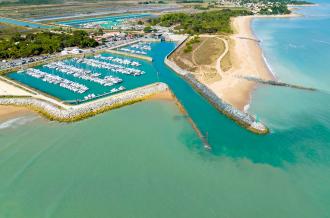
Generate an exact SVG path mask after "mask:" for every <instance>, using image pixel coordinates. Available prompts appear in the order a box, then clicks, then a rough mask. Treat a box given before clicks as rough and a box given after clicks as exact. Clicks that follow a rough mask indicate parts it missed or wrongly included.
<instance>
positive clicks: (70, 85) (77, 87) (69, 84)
mask: <svg viewBox="0 0 330 218" xmlns="http://www.w3.org/2000/svg"><path fill="white" fill-rule="evenodd" d="M25 73H26V74H27V75H29V76H32V77H34V78H37V79H41V80H42V81H44V82H47V83H50V84H55V85H59V86H60V87H62V88H65V89H68V90H70V91H73V92H75V93H79V94H82V93H84V92H86V91H87V90H88V87H87V86H85V85H82V84H80V83H76V82H73V81H70V80H68V79H64V78H62V77H60V76H57V75H52V74H49V73H46V72H43V71H41V70H38V69H34V68H28V69H27V70H26V71H25Z"/></svg>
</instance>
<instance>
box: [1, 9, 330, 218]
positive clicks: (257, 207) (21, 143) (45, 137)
mask: <svg viewBox="0 0 330 218" xmlns="http://www.w3.org/2000/svg"><path fill="white" fill-rule="evenodd" d="M304 13H309V14H311V15H309V16H308V17H306V18H295V19H287V20H279V19H267V20H255V21H254V24H253V27H254V31H255V33H256V35H257V37H258V38H260V39H261V40H262V47H263V48H264V53H265V56H266V58H267V59H268V62H269V65H270V66H271V68H272V69H273V71H274V73H275V74H276V75H277V77H278V78H279V79H280V80H282V81H285V82H294V83H297V84H305V85H309V86H313V87H315V88H319V89H321V91H319V92H308V91H301V90H294V89H288V88H280V87H266V86H261V87H259V88H258V89H257V90H256V91H255V93H254V94H253V101H252V104H251V108H250V110H251V112H252V113H256V114H258V116H259V117H260V119H261V120H262V121H264V122H265V123H266V124H267V125H268V126H269V127H270V128H271V133H270V134H269V135H266V136H257V135H254V134H252V133H249V132H248V131H246V130H244V129H242V128H240V127H238V126H237V125H236V124H234V123H233V122H232V121H230V120H228V119H227V118H226V117H224V116H223V115H221V114H219V113H218V112H217V111H216V110H215V109H214V108H213V107H211V106H210V105H209V104H208V103H207V102H206V101H205V100H204V99H203V98H202V97H201V96H199V95H198V94H197V93H196V92H195V91H194V90H192V89H191V87H190V86H189V85H188V84H187V83H185V82H184V81H183V80H182V79H181V78H180V77H178V76H176V75H175V74H174V73H173V72H172V71H170V70H169V69H168V68H167V67H165V66H164V64H163V59H164V56H165V55H166V54H168V53H169V52H170V51H171V50H172V49H173V48H174V45H173V44H171V43H156V44H153V50H152V56H153V59H154V61H153V66H154V68H155V69H156V71H158V72H159V79H160V80H161V81H164V82H166V83H168V84H169V85H170V86H171V89H172V90H173V91H174V92H175V94H176V95H177V97H178V98H179V100H180V101H181V102H182V104H183V105H184V106H185V108H186V109H187V111H188V113H189V115H190V116H191V117H192V119H193V120H194V121H195V123H196V124H197V126H198V127H199V128H200V130H201V131H202V132H203V133H204V134H206V133H208V139H209V142H210V144H211V145H212V151H211V152H206V151H204V149H203V145H202V143H201V141H200V140H199V139H198V137H197V136H196V134H195V133H194V131H193V129H192V128H191V126H190V125H189V123H188V122H187V121H186V119H185V116H183V115H181V114H180V113H179V111H178V109H177V108H176V106H175V105H174V104H173V103H170V102H165V101H152V102H143V103H139V104H135V105H132V106H128V107H125V108H122V109H119V110H114V111H111V112H108V113H104V114H101V115H99V116H96V117H93V118H90V119H88V120H84V121H82V122H78V123H73V124H59V123H56V122H48V121H45V120H43V119H40V118H37V119H36V120H35V121H30V122H29V123H28V124H22V125H11V126H12V127H10V128H4V129H2V131H1V133H0V176H1V178H3V179H1V180H0V208H1V209H0V217H1V216H2V217H15V218H16V217H64V218H65V217H84V218H85V217H86V218H87V217H143V218H145V217H196V218H197V217H244V218H246V217H251V218H258V217H260V218H263V217H274V218H278V217H281V218H282V217H284V218H292V217H294V218H295V217H297V218H298V217H299V218H301V217H308V218H315V217H318V218H319V217H321V218H326V217H330V208H329V205H330V186H329V184H330V114H329V108H330V97H329V94H328V90H329V89H328V88H327V86H326V82H327V81H329V80H328V79H329V77H328V76H327V73H328V72H327V67H326V63H327V61H326V60H327V55H329V53H330V47H326V46H325V45H323V44H322V45H321V44H320V45H319V46H320V47H319V48H316V47H313V46H311V47H306V49H299V48H296V47H297V46H296V47H295V48H293V47H292V46H291V47H289V46H288V45H285V44H289V43H288V42H290V43H292V42H294V43H296V45H302V44H303V45H304V44H306V45H304V46H309V44H310V43H312V39H313V38H311V37H315V36H318V37H319V38H318V40H321V41H326V40H327V39H328V34H327V32H328V31H329V29H328V28H327V25H328V23H329V22H327V21H328V19H329V18H330V17H327V16H328V15H326V16H324V15H325V14H327V13H328V14H329V15H330V7H329V6H328V5H327V4H322V5H321V6H320V7H315V8H308V9H304ZM319 14H322V16H319ZM311 20H313V22H314V25H307V24H305V22H306V23H308V22H312V21H311ZM311 26H312V27H313V28H317V27H318V29H317V30H314V31H312V32H311ZM291 29H293V31H291ZM305 36H306V38H304V37H305ZM292 39H294V40H292ZM299 40H301V41H299ZM274 44H275V45H278V46H274ZM315 45H318V44H315ZM311 48H313V49H314V50H313V52H310V50H309V49H311ZM296 56H298V57H300V58H305V59H300V60H301V61H299V60H298V61H296V60H295V58H296ZM291 58H293V60H291ZM313 63H314V64H313ZM305 65H306V66H305ZM309 65H310V66H311V67H313V66H314V67H313V68H314V71H310V69H311V68H310V67H309ZM319 66H320V67H321V69H320V68H319ZM283 70H285V71H283ZM291 73H293V74H294V75H296V76H294V77H293V76H292V75H291ZM305 77H310V78H313V79H314V81H310V80H309V79H305ZM324 84H325V85H324ZM22 119H26V118H22ZM2 126H3V124H2V125H1V126H0V128H1V127H2Z"/></svg>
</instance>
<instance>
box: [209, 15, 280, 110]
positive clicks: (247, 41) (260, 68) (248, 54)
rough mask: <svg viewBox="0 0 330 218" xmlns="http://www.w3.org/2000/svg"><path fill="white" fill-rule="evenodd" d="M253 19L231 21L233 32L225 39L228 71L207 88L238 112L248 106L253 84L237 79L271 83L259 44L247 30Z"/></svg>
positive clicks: (222, 73)
mask: <svg viewBox="0 0 330 218" xmlns="http://www.w3.org/2000/svg"><path fill="white" fill-rule="evenodd" d="M253 18H254V17H253V16H245V17H237V18H234V19H233V20H232V25H233V29H234V31H235V32H234V34H233V35H232V36H231V37H230V39H229V53H230V59H231V62H232V67H231V69H230V70H228V71H226V72H221V77H222V79H221V80H220V81H217V82H215V83H213V84H211V85H209V87H210V88H211V89H212V90H213V91H214V92H215V93H216V94H217V95H218V96H219V97H220V98H222V99H223V100H224V101H226V102H227V103H230V104H231V105H233V106H234V107H236V108H238V109H240V110H243V109H244V106H245V105H247V104H249V101H250V95H251V92H252V91H253V89H254V88H255V86H256V84H255V82H251V81H247V80H245V79H241V78H239V77H242V76H243V77H244V76H253V77H257V78H261V79H264V80H269V79H274V77H273V75H272V73H271V71H270V70H269V69H268V67H267V65H266V63H265V61H264V58H263V55H262V51H261V48H260V46H259V41H258V40H257V39H256V38H255V36H254V34H253V32H252V30H251V21H252V19H253Z"/></svg>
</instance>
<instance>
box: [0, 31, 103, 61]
mask: <svg viewBox="0 0 330 218" xmlns="http://www.w3.org/2000/svg"><path fill="white" fill-rule="evenodd" d="M97 45H98V42H96V41H95V40H94V39H92V38H90V37H89V36H88V33H87V32H85V31H82V30H77V31H73V32H72V33H70V34H69V33H52V32H48V31H47V32H39V33H28V34H26V35H22V34H19V33H17V34H15V35H14V36H12V37H10V38H9V39H2V40H0V58H3V59H6V58H21V57H29V56H33V55H40V54H51V53H55V52H60V51H62V50H63V49H64V48H65V47H73V46H78V47H79V48H87V47H95V46H97Z"/></svg>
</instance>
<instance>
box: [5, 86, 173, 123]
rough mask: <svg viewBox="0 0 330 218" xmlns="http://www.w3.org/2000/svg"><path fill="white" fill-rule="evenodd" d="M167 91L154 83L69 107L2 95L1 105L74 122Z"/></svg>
mask: <svg viewBox="0 0 330 218" xmlns="http://www.w3.org/2000/svg"><path fill="white" fill-rule="evenodd" d="M165 91H168V86H167V85H166V84H165V83H154V84H151V85H147V86H144V87H141V88H137V89H133V90H130V91H126V92H123V93H120V94H117V95H113V96H109V97H106V98H102V99H99V100H95V101H92V102H88V103H84V104H81V105H76V106H71V107H67V108H63V107H61V106H58V105H55V104H54V103H50V102H48V101H45V100H42V99H39V98H35V97H10V98H8V97H6V98H4V97H0V105H14V106H23V107H27V108H30V109H32V110H34V111H37V112H39V113H41V114H42V115H44V116H46V117H47V118H48V119H50V120H56V121H60V122H73V121H78V120H82V119H85V118H88V117H90V116H94V115H96V114H99V113H102V112H105V111H108V110H111V109H114V108H118V107H122V106H124V105H129V104H133V103H135V102H139V101H142V100H145V99H147V98H148V97H150V96H152V95H154V94H157V93H161V92H165Z"/></svg>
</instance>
